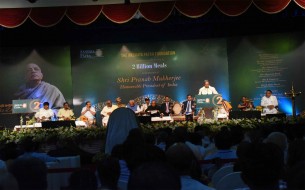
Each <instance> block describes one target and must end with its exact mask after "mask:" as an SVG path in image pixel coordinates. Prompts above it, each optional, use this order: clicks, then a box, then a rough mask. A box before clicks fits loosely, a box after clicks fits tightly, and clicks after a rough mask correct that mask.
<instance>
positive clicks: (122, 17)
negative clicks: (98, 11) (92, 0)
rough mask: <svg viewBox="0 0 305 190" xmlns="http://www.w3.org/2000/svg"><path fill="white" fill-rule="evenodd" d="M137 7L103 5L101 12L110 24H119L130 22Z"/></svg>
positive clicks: (134, 5)
mask: <svg viewBox="0 0 305 190" xmlns="http://www.w3.org/2000/svg"><path fill="white" fill-rule="evenodd" d="M139 5H140V4H129V5H121V4H116V5H105V6H104V7H103V9H102V12H103V14H104V15H105V16H106V17H107V18H108V19H109V20H111V21H112V22H115V23H119V24H121V23H125V22H128V21H130V20H131V19H132V18H133V17H134V15H135V14H136V13H137V11H138V9H139Z"/></svg>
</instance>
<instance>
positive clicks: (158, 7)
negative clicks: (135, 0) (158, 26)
mask: <svg viewBox="0 0 305 190" xmlns="http://www.w3.org/2000/svg"><path fill="white" fill-rule="evenodd" d="M174 5H175V1H169V2H166V1H165V2H159V3H142V4H141V5H140V8H139V11H140V13H141V15H142V16H143V17H144V18H145V19H146V20H148V21H150V22H153V23H159V22H162V21H164V20H165V19H167V17H168V16H169V15H170V14H171V12H172V10H173V8H174Z"/></svg>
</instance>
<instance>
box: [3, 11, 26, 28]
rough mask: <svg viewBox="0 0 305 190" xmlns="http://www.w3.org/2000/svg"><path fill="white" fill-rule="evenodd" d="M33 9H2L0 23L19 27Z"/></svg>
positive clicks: (10, 26) (8, 26)
mask: <svg viewBox="0 0 305 190" xmlns="http://www.w3.org/2000/svg"><path fill="white" fill-rule="evenodd" d="M30 12H31V9H0V25H1V26H4V27H7V28H14V27H18V26H20V25H21V24H23V23H24V22H25V21H26V19H27V18H28V16H29V14H30Z"/></svg>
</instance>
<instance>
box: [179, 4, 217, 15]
mask: <svg viewBox="0 0 305 190" xmlns="http://www.w3.org/2000/svg"><path fill="white" fill-rule="evenodd" d="M214 3H215V0H205V1H203V0H182V1H177V2H176V4H175V7H176V9H177V10H178V11H179V12H180V13H182V14H183V15H185V16H187V17H190V18H198V17H201V16H203V15H205V14H206V13H208V12H209V10H210V9H211V8H212V7H213V5H214Z"/></svg>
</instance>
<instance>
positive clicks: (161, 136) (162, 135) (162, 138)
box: [156, 131, 168, 144]
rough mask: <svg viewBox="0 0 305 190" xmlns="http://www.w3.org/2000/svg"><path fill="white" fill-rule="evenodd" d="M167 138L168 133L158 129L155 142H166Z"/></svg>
mask: <svg viewBox="0 0 305 190" xmlns="http://www.w3.org/2000/svg"><path fill="white" fill-rule="evenodd" d="M167 139H168V134H167V133H166V132H165V131H160V132H159V133H158V135H157V139H156V142H157V144H160V143H162V142H163V143H166V142H167Z"/></svg>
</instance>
